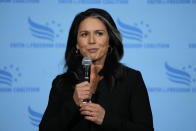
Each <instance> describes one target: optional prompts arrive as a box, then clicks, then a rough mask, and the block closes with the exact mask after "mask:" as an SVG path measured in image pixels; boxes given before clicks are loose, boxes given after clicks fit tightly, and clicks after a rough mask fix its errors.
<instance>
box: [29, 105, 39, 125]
mask: <svg viewBox="0 0 196 131" xmlns="http://www.w3.org/2000/svg"><path fill="white" fill-rule="evenodd" d="M28 113H29V119H30V123H31V124H32V125H33V126H35V127H39V123H40V121H41V119H42V116H43V114H41V113H38V112H36V111H34V110H33V109H31V107H30V106H29V107H28Z"/></svg>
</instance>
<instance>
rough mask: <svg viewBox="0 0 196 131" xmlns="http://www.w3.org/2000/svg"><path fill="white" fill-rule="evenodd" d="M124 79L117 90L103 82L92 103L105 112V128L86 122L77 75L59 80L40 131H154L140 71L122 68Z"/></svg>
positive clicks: (56, 80)
mask: <svg viewBox="0 0 196 131" xmlns="http://www.w3.org/2000/svg"><path fill="white" fill-rule="evenodd" d="M122 69H123V75H122V77H121V78H119V79H118V82H116V83H115V85H114V87H113V88H109V87H108V85H107V84H106V83H107V80H106V79H105V77H104V78H103V79H102V80H101V81H100V82H99V84H98V87H97V90H96V92H95V94H94V95H93V96H92V102H94V103H98V104H100V105H101V106H102V107H103V108H104V109H105V111H106V112H105V117H104V120H103V123H102V125H96V124H94V123H93V122H90V121H88V120H85V119H84V118H83V116H82V115H80V112H79V107H78V106H77V105H76V104H75V103H74V100H73V92H74V87H75V84H77V83H78V81H77V79H76V77H75V75H74V73H70V72H66V73H64V74H62V75H59V76H57V77H56V78H55V79H54V80H53V83H52V88H51V91H50V96H49V102H48V106H47V108H46V111H45V113H44V115H43V118H42V120H41V122H40V125H39V131H81V130H84V131H153V130H154V129H153V119H152V112H151V107H150V103H149V97H148V93H147V90H146V86H145V84H144V81H143V79H142V76H141V73H140V72H139V71H136V70H133V69H131V68H128V67H126V66H123V67H122Z"/></svg>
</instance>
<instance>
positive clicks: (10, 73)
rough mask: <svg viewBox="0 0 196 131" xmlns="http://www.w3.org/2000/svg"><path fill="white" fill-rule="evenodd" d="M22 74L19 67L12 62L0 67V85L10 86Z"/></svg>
mask: <svg viewBox="0 0 196 131" xmlns="http://www.w3.org/2000/svg"><path fill="white" fill-rule="evenodd" d="M21 76H22V74H21V72H20V69H19V67H14V65H13V64H11V65H9V66H4V68H3V69H0V87H11V86H12V85H13V84H14V83H15V82H17V81H18V79H19V78H20V77H21Z"/></svg>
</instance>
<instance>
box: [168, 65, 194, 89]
mask: <svg viewBox="0 0 196 131" xmlns="http://www.w3.org/2000/svg"><path fill="white" fill-rule="evenodd" d="M165 68H166V71H167V73H166V74H167V76H168V79H169V80H170V81H171V82H173V83H177V84H180V85H185V86H191V84H194V83H195V82H196V79H195V78H194V73H196V68H192V66H191V65H188V66H187V67H182V69H176V68H174V67H171V66H170V65H168V64H167V62H166V63H165ZM191 73H192V74H191Z"/></svg>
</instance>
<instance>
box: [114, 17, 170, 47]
mask: <svg viewBox="0 0 196 131" xmlns="http://www.w3.org/2000/svg"><path fill="white" fill-rule="evenodd" d="M117 25H118V29H119V31H120V32H121V34H122V37H123V44H124V46H125V47H127V48H169V44H166V43H163V42H158V43H154V42H153V43H152V42H146V40H147V39H148V38H149V36H151V34H152V30H151V28H150V25H149V24H146V23H145V22H144V21H140V22H138V23H134V24H127V23H124V22H122V21H121V20H120V19H119V18H118V19H117Z"/></svg>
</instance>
